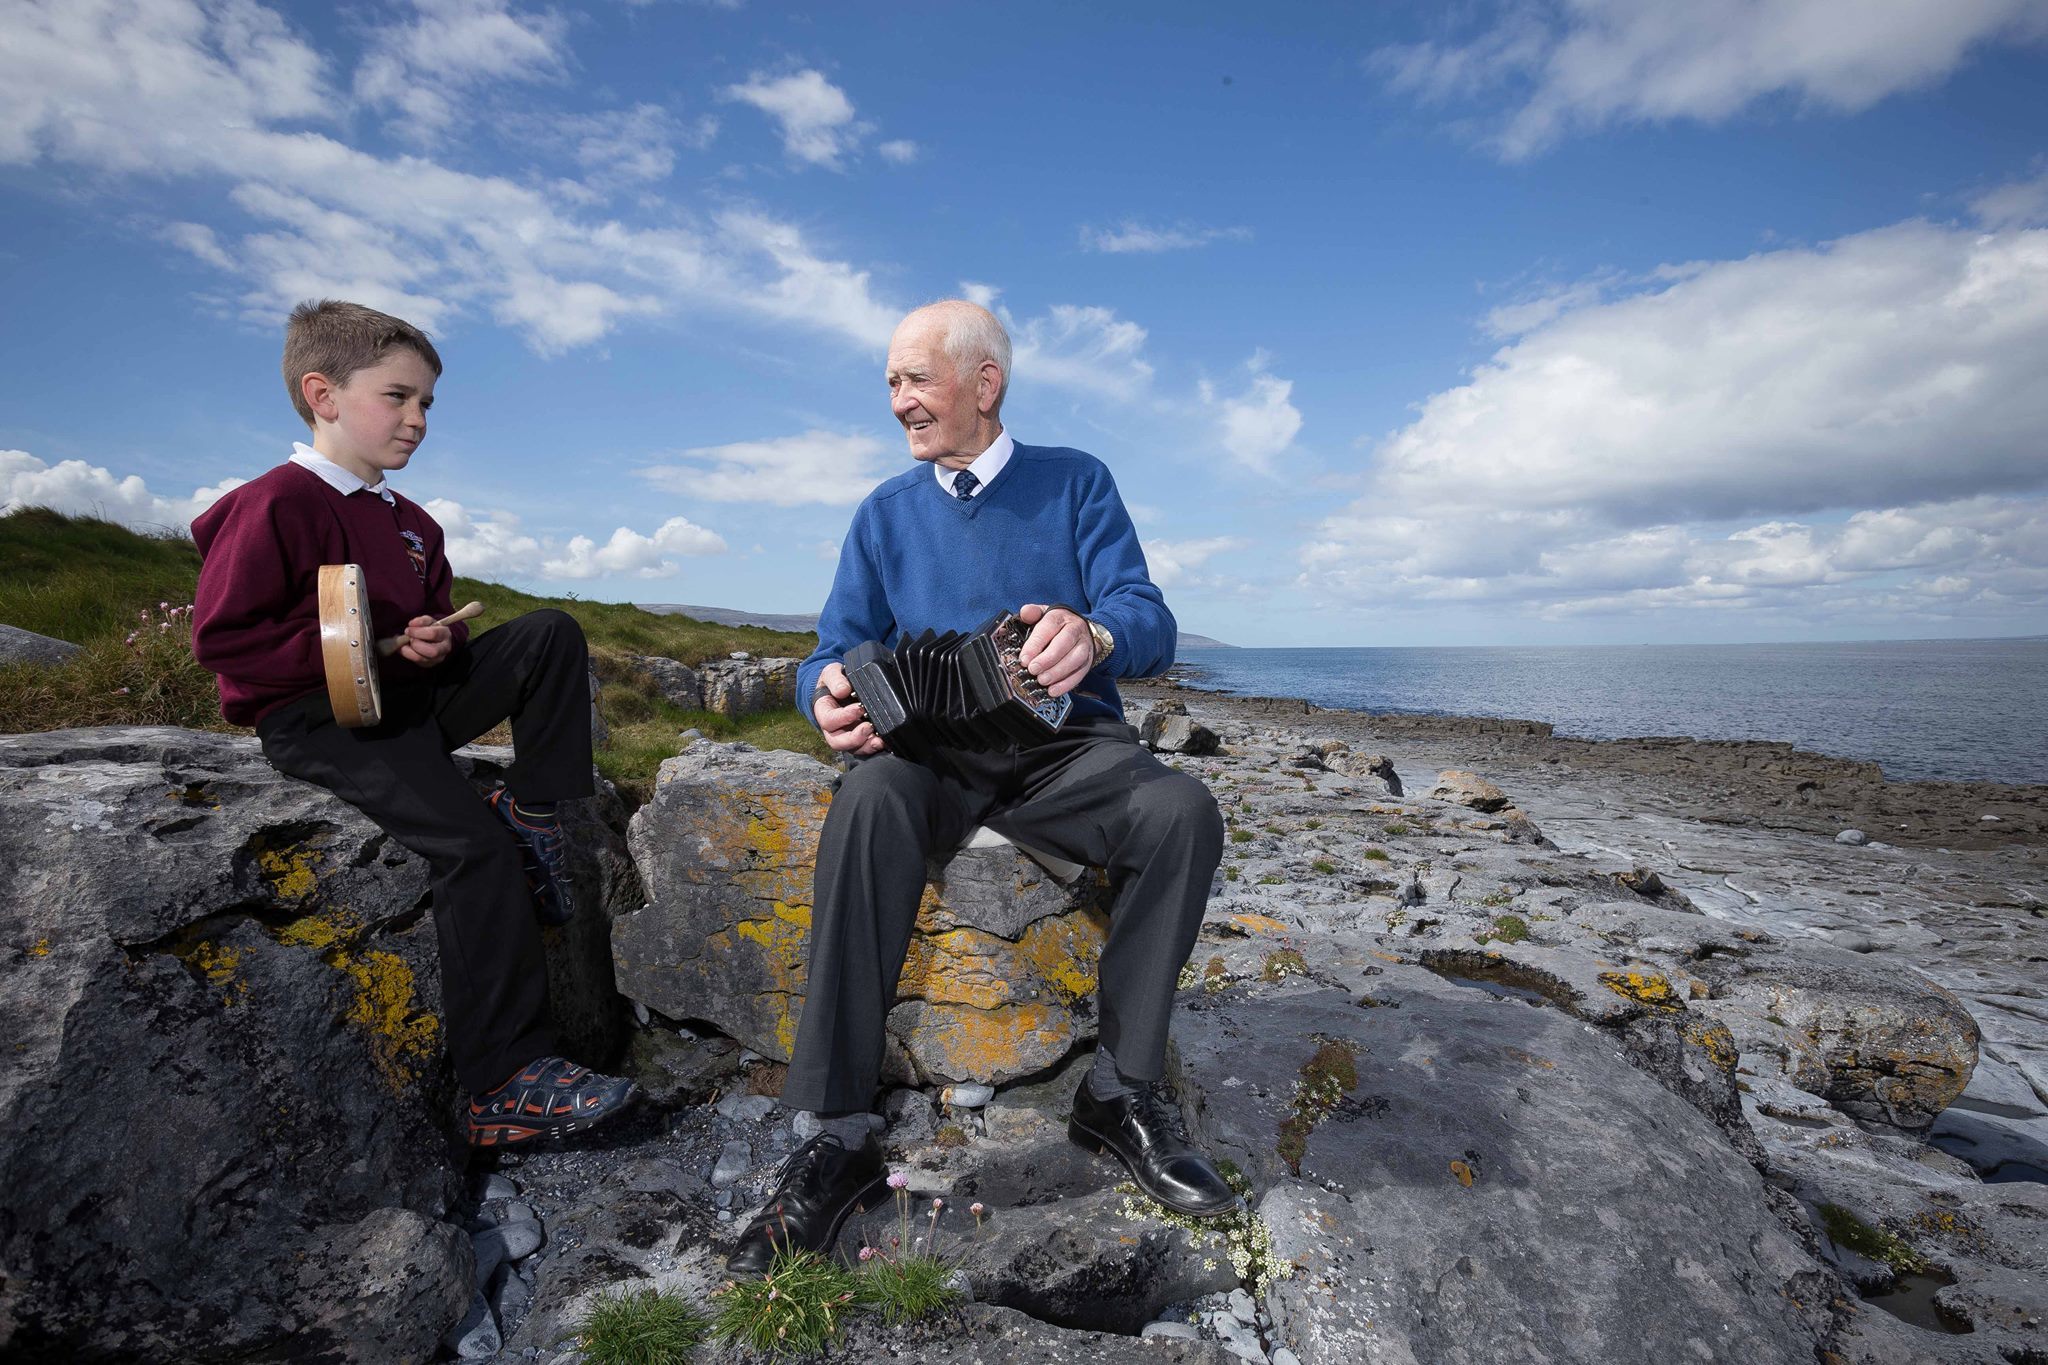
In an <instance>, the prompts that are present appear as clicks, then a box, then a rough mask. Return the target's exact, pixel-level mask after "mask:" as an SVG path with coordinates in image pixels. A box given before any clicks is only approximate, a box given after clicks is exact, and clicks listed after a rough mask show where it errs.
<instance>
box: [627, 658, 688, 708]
mask: <svg viewBox="0 0 2048 1365" xmlns="http://www.w3.org/2000/svg"><path fill="white" fill-rule="evenodd" d="M632 662H633V665H634V667H636V668H639V669H642V670H644V671H645V672H646V673H647V674H648V675H649V676H651V677H652V678H653V679H654V686H655V688H656V689H657V690H659V691H660V693H661V695H662V697H663V698H664V699H666V700H667V701H668V703H669V704H670V705H672V706H676V707H680V708H681V709H683V710H685V711H702V710H703V709H704V679H703V677H702V676H701V675H700V674H699V673H698V672H697V670H696V669H694V668H692V667H690V666H689V665H688V664H685V663H678V662H676V661H675V660H674V659H665V658H663V657H662V656H661V655H659V654H639V655H635V656H634V657H633V660H632Z"/></svg>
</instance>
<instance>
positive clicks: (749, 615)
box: [634, 602, 1237, 649]
mask: <svg viewBox="0 0 2048 1365" xmlns="http://www.w3.org/2000/svg"><path fill="white" fill-rule="evenodd" d="M634 605H636V606H638V607H639V608H640V610H642V611H651V612H653V613H655V614H656V615H658V616H688V617H690V618H692V619H693V620H698V621H709V622H711V623H712V624H713V625H718V626H766V627H768V629H770V630H808V631H816V630H817V628H818V616H817V613H816V612H812V613H810V614H808V615H803V614H787V613H778V612H768V611H736V610H734V609H733V608H731V607H696V606H691V605H689V604H688V603H683V602H638V603H635V604H634ZM1180 647H1181V648H1182V649H1235V648H1237V646H1236V645H1227V644H1225V643H1223V641H1221V640H1212V639H1210V638H1209V637H1208V636H1206V635H1192V634H1189V633H1188V632H1187V631H1182V632H1181V633H1180Z"/></svg>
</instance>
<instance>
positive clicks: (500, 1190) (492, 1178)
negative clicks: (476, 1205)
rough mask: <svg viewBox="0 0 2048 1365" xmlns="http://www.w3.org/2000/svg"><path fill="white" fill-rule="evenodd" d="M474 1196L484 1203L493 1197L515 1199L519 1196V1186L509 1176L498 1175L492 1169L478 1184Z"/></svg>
mask: <svg viewBox="0 0 2048 1365" xmlns="http://www.w3.org/2000/svg"><path fill="white" fill-rule="evenodd" d="M476 1197H477V1199H478V1200H479V1201H482V1202H485V1203H488V1202H489V1201H491V1200H493V1199H517V1198H518V1197H519V1187H518V1186H517V1185H515V1184H513V1183H512V1179H511V1177H510V1176H503V1175H499V1174H498V1173H497V1172H496V1171H492V1172H490V1173H489V1174H487V1175H485V1176H484V1178H483V1181H482V1183H481V1184H480V1185H478V1187H477V1196H476Z"/></svg>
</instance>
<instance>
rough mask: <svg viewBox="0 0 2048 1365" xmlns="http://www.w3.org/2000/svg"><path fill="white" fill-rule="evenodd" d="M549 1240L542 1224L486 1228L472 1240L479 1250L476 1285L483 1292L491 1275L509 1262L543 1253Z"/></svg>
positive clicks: (511, 1224)
mask: <svg viewBox="0 0 2048 1365" xmlns="http://www.w3.org/2000/svg"><path fill="white" fill-rule="evenodd" d="M544 1239H545V1234H544V1233H543V1232H542V1231H541V1226H540V1224H539V1223H535V1222H525V1223H506V1224H503V1225H501V1226H499V1227H494V1228H485V1229H484V1230H483V1231H482V1232H479V1233H478V1234H476V1236H474V1237H472V1238H470V1239H469V1242H470V1245H471V1246H472V1247H474V1248H475V1250H476V1283H477V1287H478V1288H479V1289H481V1288H482V1287H483V1285H484V1283H485V1282H486V1281H488V1280H489V1279H490V1278H491V1272H492V1271H494V1270H496V1269H497V1268H498V1266H499V1265H500V1264H502V1263H503V1262H506V1261H523V1260H525V1259H526V1258H527V1257H528V1256H531V1255H533V1253H534V1252H536V1251H539V1250H540V1244H541V1242H542V1241H543V1240H544Z"/></svg>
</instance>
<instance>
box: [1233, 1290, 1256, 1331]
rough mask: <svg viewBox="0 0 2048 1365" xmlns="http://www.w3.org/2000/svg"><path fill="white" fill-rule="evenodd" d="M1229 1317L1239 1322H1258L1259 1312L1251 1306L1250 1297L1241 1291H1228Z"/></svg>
mask: <svg viewBox="0 0 2048 1365" xmlns="http://www.w3.org/2000/svg"><path fill="white" fill-rule="evenodd" d="M1230 1315H1231V1316H1232V1317H1234V1318H1236V1319H1237V1320H1238V1321H1239V1322H1245V1323H1252V1322H1257V1321H1258V1320H1259V1310H1258V1309H1257V1308H1256V1307H1255V1306H1253V1304H1252V1296H1251V1295H1249V1294H1247V1293H1245V1292H1244V1291H1243V1290H1242V1289H1233V1290H1231V1291H1230Z"/></svg>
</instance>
